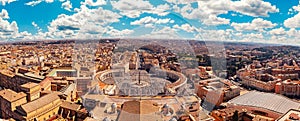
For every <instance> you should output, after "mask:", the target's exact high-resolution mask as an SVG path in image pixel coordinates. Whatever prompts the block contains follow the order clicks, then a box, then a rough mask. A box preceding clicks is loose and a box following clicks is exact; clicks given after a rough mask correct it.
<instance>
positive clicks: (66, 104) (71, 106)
mask: <svg viewBox="0 0 300 121" xmlns="http://www.w3.org/2000/svg"><path fill="white" fill-rule="evenodd" d="M61 107H62V108H66V109H70V110H73V111H77V110H79V109H80V105H78V104H75V103H71V102H67V101H63V102H62V104H61Z"/></svg>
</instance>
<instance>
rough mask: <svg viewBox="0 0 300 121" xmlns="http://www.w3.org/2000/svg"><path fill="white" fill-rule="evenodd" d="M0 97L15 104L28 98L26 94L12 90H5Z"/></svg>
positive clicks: (0, 92) (0, 93)
mask: <svg viewBox="0 0 300 121" xmlns="http://www.w3.org/2000/svg"><path fill="white" fill-rule="evenodd" d="M0 96H1V97H3V98H4V99H6V100H7V101H9V102H14V101H16V100H19V99H20V98H23V97H26V94H25V93H23V92H20V93H17V92H15V91H12V90H10V89H4V90H1V91H0Z"/></svg>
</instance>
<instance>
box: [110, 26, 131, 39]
mask: <svg viewBox="0 0 300 121" xmlns="http://www.w3.org/2000/svg"><path fill="white" fill-rule="evenodd" d="M133 32H134V31H133V30H129V29H124V30H117V29H114V28H112V27H111V28H109V30H108V31H107V32H106V33H107V34H109V35H111V36H112V37H121V36H126V35H130V34H132V33H133Z"/></svg>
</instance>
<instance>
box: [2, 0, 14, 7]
mask: <svg viewBox="0 0 300 121" xmlns="http://www.w3.org/2000/svg"><path fill="white" fill-rule="evenodd" d="M15 1H17V0H0V3H1V5H2V6H5V5H6V4H9V3H11V2H15Z"/></svg>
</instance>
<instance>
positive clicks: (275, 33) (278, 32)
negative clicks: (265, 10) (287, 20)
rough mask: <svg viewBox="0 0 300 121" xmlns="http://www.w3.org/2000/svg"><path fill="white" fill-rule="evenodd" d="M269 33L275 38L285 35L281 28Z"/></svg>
mask: <svg viewBox="0 0 300 121" xmlns="http://www.w3.org/2000/svg"><path fill="white" fill-rule="evenodd" d="M269 33H270V34H271V35H275V36H283V35H285V34H286V31H285V30H284V29H283V28H282V27H280V28H277V29H272V30H271V31H270V32H269Z"/></svg>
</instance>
